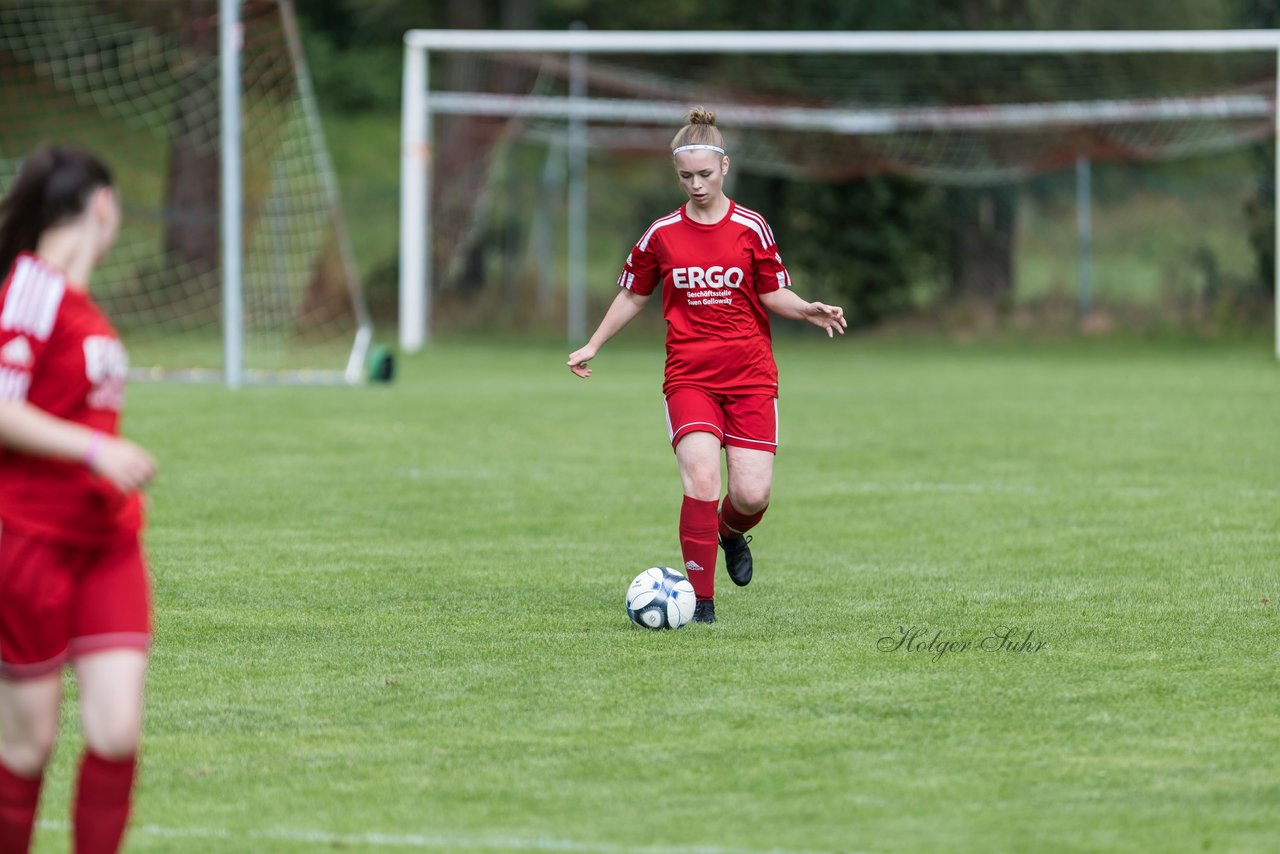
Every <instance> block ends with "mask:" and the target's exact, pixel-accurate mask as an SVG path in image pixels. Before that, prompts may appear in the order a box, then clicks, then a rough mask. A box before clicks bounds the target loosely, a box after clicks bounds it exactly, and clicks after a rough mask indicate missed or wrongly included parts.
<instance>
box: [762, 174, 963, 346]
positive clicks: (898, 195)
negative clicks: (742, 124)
mask: <svg viewBox="0 0 1280 854" xmlns="http://www.w3.org/2000/svg"><path fill="white" fill-rule="evenodd" d="M739 187H740V188H741V192H740V194H739V198H741V199H742V200H743V202H744V203H746V204H747V205H748V206H753V207H758V209H760V210H762V211H763V212H765V215H766V217H768V219H769V222H770V225H771V226H772V227H773V230H774V233H775V235H776V236H777V238H778V243H779V247H780V248H781V250H782V253H783V258H784V261H785V262H786V263H787V264H788V265H789V266H790V267H791V269H792V271H793V272H794V273H796V274H797V276H799V275H801V272H800V271H803V272H802V275H803V278H798V279H797V281H796V288H797V290H798V291H799V292H800V293H802V294H805V295H806V296H810V295H812V296H814V297H816V296H817V295H819V294H821V295H823V296H829V297H830V298H831V299H840V300H843V301H844V302H845V310H846V311H847V312H848V316H849V320H850V323H852V324H854V325H855V326H866V325H870V324H874V323H876V322H877V321H880V320H882V319H884V318H886V317H889V316H891V315H893V314H894V313H896V312H899V311H901V310H902V309H904V308H907V307H909V306H910V305H911V303H912V301H913V298H914V297H915V296H916V295H917V294H916V291H917V290H918V286H919V284H920V282H921V281H928V280H930V279H933V278H934V277H935V276H934V274H935V273H936V270H935V269H933V267H934V265H935V264H936V263H937V259H938V258H939V257H940V255H941V252H942V246H941V245H940V240H941V237H942V235H943V234H944V223H945V220H944V217H943V209H942V206H941V194H940V193H939V192H938V191H937V190H934V189H930V188H927V187H925V186H924V185H922V184H919V183H917V182H913V181H906V180H903V179H900V178H892V177H882V178H872V179H867V180H862V181H849V182H844V183H838V184H833V183H830V182H825V181H824V182H819V181H779V180H776V179H761V178H751V177H748V178H745V179H743V180H742V181H740V182H739ZM756 198H759V199H761V201H760V202H759V203H754V202H753V201H752V200H753V199H756Z"/></svg>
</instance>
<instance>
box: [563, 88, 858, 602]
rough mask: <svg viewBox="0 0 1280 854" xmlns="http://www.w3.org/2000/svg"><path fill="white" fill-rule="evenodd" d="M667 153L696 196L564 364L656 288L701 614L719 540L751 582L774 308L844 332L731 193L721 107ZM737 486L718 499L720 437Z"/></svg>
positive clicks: (763, 483) (600, 340)
mask: <svg viewBox="0 0 1280 854" xmlns="http://www.w3.org/2000/svg"><path fill="white" fill-rule="evenodd" d="M671 159H672V161H673V163H674V165H675V169H676V175H677V177H678V178H679V180H680V186H681V188H682V189H683V190H684V192H685V193H686V194H687V195H688V197H689V201H688V202H686V203H685V204H684V205H682V206H681V207H680V208H679V209H678V210H675V211H673V212H672V213H670V214H668V215H667V216H664V217H662V218H661V219H658V220H656V221H654V223H653V224H652V225H650V226H649V228H648V230H647V231H645V233H644V235H643V236H642V237H641V238H640V242H639V243H637V244H636V245H635V248H634V249H632V250H631V254H630V255H628V256H627V262H626V264H625V266H624V267H623V269H622V275H621V276H620V277H619V279H618V285H619V286H620V287H621V290H620V291H619V293H618V296H617V297H616V298H615V299H614V301H613V304H612V305H611V306H610V307H609V311H608V312H606V314H605V316H604V319H603V320H602V321H600V326H599V327H598V328H597V329H596V331H595V334H594V335H592V336H591V340H590V341H588V342H587V344H586V346H585V347H583V348H581V349H579V350H576V351H574V352H573V353H571V354H570V355H569V363H568V364H569V369H570V370H572V371H573V372H574V373H575V374H577V375H578V376H580V377H589V376H591V369H590V368H589V367H587V363H588V362H590V361H591V360H592V359H594V358H595V356H596V354H597V353H599V351H600V348H601V347H602V346H604V344H605V342H606V341H608V340H609V339H610V338H612V337H613V336H614V335H615V334H617V332H618V331H619V330H620V329H622V328H623V327H624V326H626V325H627V324H628V323H630V322H631V320H632V319H633V318H635V316H636V315H637V314H639V313H640V310H641V309H642V308H644V305H645V303H646V302H648V300H649V295H650V294H652V293H653V291H654V289H655V288H658V287H659V286H661V288H662V314H663V317H664V318H665V319H666V321H667V367H666V376H665V381H664V383H663V386H662V393H663V395H664V396H665V397H666V409H667V430H668V433H669V434H670V437H671V444H672V447H674V448H675V453H676V461H677V462H678V463H679V466H680V481H681V483H682V485H683V486H684V502H683V504H682V505H681V508H680V549H681V551H682V552H683V557H684V568H685V573H686V575H688V577H689V581H690V582H692V584H693V589H694V593H696V594H697V597H698V604H697V606H696V608H695V611H694V617H693V619H694V620H696V621H698V622H703V623H712V622H715V567H716V540H717V535H718V538H719V542H720V546H721V547H722V548H723V549H724V552H725V565H726V569H727V570H728V572H729V577H730V578H731V579H732V580H733V581H734V583H735V584H738V585H739V586H745V585H746V584H747V583H748V582H750V581H751V575H752V562H751V551H750V549H749V548H748V547H747V543H748V540H749V538H748V537H747V536H746V533H747V531H749V530H751V529H752V528H753V527H754V526H755V525H756V524H757V523H759V521H760V518H761V517H762V516H763V515H764V512H765V509H766V508H767V507H768V506H769V493H770V490H771V488H772V484H773V457H774V455H775V454H776V453H777V450H778V400H777V398H778V368H777V365H776V364H774V361H773V346H772V339H771V337H770V334H769V316H768V314H767V312H766V311H765V309H768V310H769V311H772V312H773V313H775V314H777V315H780V316H782V317H787V318H791V319H794V320H807V321H809V322H810V323H812V324H814V325H815V326H817V327H819V328H821V329H823V330H825V331H826V333H827V335H828V337H831V336H833V335H834V333H836V332H840V333H841V334H843V333H844V330H845V328H846V327H847V325H848V324H847V323H846V321H845V319H844V310H843V309H841V308H840V307H839V306H831V305H824V304H823V303H820V302H805V301H804V300H803V299H801V298H800V297H798V296H796V295H795V293H794V292H792V290H791V277H790V276H789V275H788V274H787V270H786V268H785V267H784V266H782V258H781V257H780V255H779V254H778V247H777V244H776V243H775V241H774V239H773V232H772V231H771V230H770V229H769V224H768V223H767V222H765V220H764V217H762V216H760V214H758V213H755V212H754V211H750V210H747V209H746V208H744V207H742V206H741V205H738V204H736V203H735V202H734V201H733V200H732V199H730V198H728V197H727V196H725V194H724V190H723V186H724V178H725V176H726V175H727V174H728V173H729V158H728V156H727V155H726V154H725V146H724V138H723V137H722V136H721V134H720V131H719V129H718V128H717V127H716V124H715V113H712V112H708V111H706V110H703V109H701V108H695V109H693V110H692V111H690V113H689V123H688V124H686V125H685V126H684V127H682V128H681V129H680V131H679V132H678V133H677V134H676V135H675V138H674V139H673V140H672V141H671ZM722 447H723V448H724V451H725V457H726V460H727V462H728V469H729V484H728V490H727V494H726V495H725V497H724V501H723V502H721V503H720V504H719V507H718V509H717V501H719V499H720V449H721V448H722Z"/></svg>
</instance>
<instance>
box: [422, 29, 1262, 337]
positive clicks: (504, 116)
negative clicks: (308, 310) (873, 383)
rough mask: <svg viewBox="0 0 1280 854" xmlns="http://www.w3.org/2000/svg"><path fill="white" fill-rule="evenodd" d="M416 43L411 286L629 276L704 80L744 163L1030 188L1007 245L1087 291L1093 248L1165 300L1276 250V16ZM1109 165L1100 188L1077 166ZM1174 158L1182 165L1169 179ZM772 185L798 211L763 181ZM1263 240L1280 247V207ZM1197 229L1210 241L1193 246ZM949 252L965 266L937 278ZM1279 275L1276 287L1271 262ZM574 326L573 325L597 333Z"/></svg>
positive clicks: (1004, 193)
mask: <svg viewBox="0 0 1280 854" xmlns="http://www.w3.org/2000/svg"><path fill="white" fill-rule="evenodd" d="M405 42H406V79H405V116H404V129H405V140H404V143H405V145H404V150H405V156H404V166H403V169H402V174H403V175H404V176H405V180H406V182H407V186H405V187H404V188H402V227H403V228H405V229H406V230H405V232H404V233H403V234H402V252H406V253H407V254H405V255H402V261H401V271H402V276H403V277H404V278H402V301H404V302H402V304H405V303H407V302H408V301H411V300H413V299H415V298H418V295H419V294H422V295H423V296H424V297H432V298H434V299H435V300H436V301H441V300H446V301H447V300H449V299H452V298H453V297H454V296H455V295H456V294H458V293H459V292H460V291H463V290H465V289H466V288H468V287H472V288H474V287H476V285H475V284H474V281H475V280H476V279H477V278H478V277H479V278H481V279H484V277H496V278H499V279H500V280H501V282H502V287H504V288H506V289H507V290H508V291H515V290H519V288H523V291H520V292H516V293H510V294H508V296H509V297H515V298H517V299H519V300H521V302H522V304H525V305H531V304H537V305H539V306H542V307H543V308H544V309H545V308H547V307H548V306H550V307H551V308H552V309H553V310H560V308H561V307H562V306H563V305H564V302H565V301H567V302H568V303H569V306H568V314H569V316H570V318H572V317H573V316H574V312H573V303H574V301H575V299H585V298H586V297H584V296H578V297H575V295H574V292H573V291H572V289H570V290H569V291H568V292H567V293H566V292H565V291H563V290H560V291H556V290H555V284H556V282H554V281H553V282H552V283H551V284H548V283H547V281H546V278H547V277H546V273H545V270H546V269H548V268H550V269H552V270H554V271H556V273H557V276H558V275H559V270H561V269H565V275H564V276H563V277H559V278H562V279H567V280H568V281H569V282H571V283H572V282H573V281H574V278H575V275H576V276H582V277H585V278H588V279H589V280H590V281H592V282H600V281H605V282H611V281H612V276H610V275H609V272H608V270H609V267H610V266H616V265H617V264H618V263H620V259H621V258H622V257H624V256H625V246H624V244H626V243H627V240H628V239H630V238H631V237H633V236H634V234H637V233H639V232H638V231H637V229H642V228H643V224H644V223H645V222H647V221H648V220H649V219H652V218H653V217H655V216H657V215H659V214H661V213H662V212H664V211H665V210H669V209H670V208H671V207H674V206H675V205H676V204H678V203H679V200H680V197H679V193H678V190H677V188H676V187H675V184H674V179H673V178H672V177H671V175H670V173H669V172H668V171H666V170H665V169H663V168H662V167H661V166H660V165H659V164H660V162H661V161H663V160H665V159H666V158H667V156H668V155H667V151H668V148H667V144H668V141H669V140H670V137H671V135H672V133H673V132H674V130H675V128H676V127H677V126H678V125H679V123H680V120H681V117H682V116H683V114H684V113H685V111H687V109H688V108H689V106H691V105H693V104H702V105H705V106H706V107H708V108H711V109H713V110H715V111H716V113H717V115H718V121H719V123H720V124H721V125H722V127H723V129H724V131H725V134H726V137H727V139H728V142H729V145H730V148H731V151H730V154H731V156H732V159H733V163H734V165H735V170H734V172H735V173H737V174H738V175H740V176H741V175H745V176H756V177H759V176H764V177H771V178H785V179H787V180H789V181H801V182H824V183H828V184H842V185H843V184H845V183H846V182H857V181H861V180H863V179H868V178H879V177H884V176H893V177H894V178H896V179H902V180H905V181H907V182H908V183H911V184H914V185H916V186H920V187H926V188H930V189H931V190H933V191H938V192H941V191H945V192H947V193H949V194H952V195H954V196H956V197H957V198H959V197H963V195H964V193H965V192H966V191H973V193H974V194H976V195H978V196H981V195H982V191H988V190H990V191H992V192H990V193H988V194H987V197H988V199H990V198H995V199H997V200H999V199H1005V200H1006V201H1007V200H1012V201H1010V202H1008V204H1009V205H1010V206H1011V207H1012V208H1013V210H1012V211H1011V212H1005V213H1003V214H1002V213H1001V212H1000V210H999V209H997V211H996V212H995V213H994V214H992V213H991V212H990V211H988V212H987V213H986V216H987V218H988V219H990V218H992V217H993V216H994V218H995V219H1000V217H1001V216H1006V217H1007V218H1010V224H1009V225H1008V230H1009V231H1010V235H1008V239H1009V240H1011V241H1013V244H1012V245H1010V246H1008V247H1005V250H1004V251H1005V254H1006V255H1008V256H1009V257H1010V259H1011V263H1014V264H1016V265H1017V267H1018V269H1017V270H1016V271H1015V274H1014V275H1015V277H1016V278H1017V279H1018V280H1019V287H1020V288H1025V289H1027V290H1035V289H1037V288H1038V289H1039V290H1040V291H1049V290H1053V289H1055V288H1057V289H1063V288H1067V289H1069V290H1070V291H1071V300H1072V301H1074V300H1075V291H1076V288H1077V286H1078V283H1077V280H1078V279H1079V278H1081V277H1084V278H1088V277H1089V275H1090V274H1091V273H1090V270H1091V269H1092V268H1091V267H1088V266H1086V264H1085V262H1084V261H1085V258H1086V256H1089V257H1095V256H1096V260H1097V262H1098V263H1097V265H1096V266H1097V268H1098V269H1097V272H1098V273H1099V275H1098V276H1097V277H1096V278H1098V282H1097V285H1098V291H1099V292H1098V294H1097V295H1096V296H1097V298H1098V299H1101V300H1103V301H1105V300H1107V299H1111V300H1112V301H1113V302H1122V301H1124V300H1125V299H1128V298H1138V297H1136V296H1134V294H1133V293H1132V292H1131V291H1132V288H1133V287H1134V285H1133V282H1134V281H1135V278H1134V277H1135V276H1136V281H1138V282H1140V283H1141V285H1140V287H1141V288H1145V289H1146V293H1145V295H1144V296H1142V297H1141V298H1142V299H1148V300H1151V301H1153V302H1155V301H1159V300H1161V299H1164V298H1165V297H1166V296H1167V295H1168V292H1171V291H1178V290H1179V288H1182V287H1183V286H1184V285H1185V287H1186V288H1191V289H1203V288H1205V287H1208V286H1206V285H1204V284H1203V283H1202V282H1197V281H1191V278H1187V277H1188V276H1189V275H1190V274H1188V273H1187V272H1186V270H1188V269H1190V268H1192V267H1195V265H1196V264H1197V263H1201V262H1203V266H1205V267H1213V266H1214V265H1217V266H1216V267H1214V271H1215V272H1214V274H1215V275H1217V276H1219V278H1221V277H1222V276H1234V277H1236V278H1238V279H1239V280H1241V281H1243V280H1245V279H1248V280H1249V281H1251V282H1252V281H1258V280H1260V278H1262V277H1261V276H1260V275H1259V269H1258V261H1257V257H1258V253H1259V251H1262V252H1263V253H1264V254H1266V255H1267V257H1268V258H1270V254H1269V250H1267V249H1266V247H1262V249H1260V248H1259V246H1258V245H1254V244H1251V243H1250V241H1249V234H1250V232H1251V231H1257V230H1258V229H1259V228H1263V229H1274V226H1273V225H1270V223H1271V222H1272V211H1273V205H1274V191H1273V190H1272V187H1271V185H1270V183H1269V182H1270V181H1272V180H1273V179H1272V178H1271V175H1273V174H1274V172H1273V170H1270V169H1269V168H1268V164H1267V161H1266V159H1265V157H1267V156H1269V155H1264V154H1263V144H1265V142H1266V141H1268V140H1270V139H1271V138H1272V137H1273V136H1274V133H1275V108H1274V105H1275V91H1276V57H1277V47H1280V38H1278V37H1277V34H1276V33H1274V32H1270V31H1235V32H1225V31H1224V32H1204V31H1201V32H1191V31H1187V32H1180V33H1179V32H1164V33H1123V32H1112V33H1089V32H1073V33H1051V32H1040V33H981V32H971V33H717V34H716V37H715V38H714V39H712V40H711V41H710V42H708V41H707V40H704V39H691V38H688V34H680V33H622V32H613V33H608V32H599V33H588V32H570V33H545V32H543V33H518V32H484V31H476V32H470V33H468V32H453V33H445V32H443V31H412V32H410V33H408V34H406V37H405ZM415 62H416V63H419V64H420V67H419V68H416V69H415V67H414V64H415ZM575 148H577V149H579V156H580V157H581V158H582V159H583V160H584V161H587V162H589V169H587V170H585V171H583V172H582V180H584V181H585V176H586V175H587V174H589V175H590V176H591V177H590V180H591V182H592V184H591V186H592V189H591V202H590V207H589V215H587V216H581V217H580V218H579V220H578V221H577V222H576V223H575V222H574V218H573V216H572V208H573V202H572V199H573V190H572V181H570V180H569V179H568V178H566V177H565V176H566V174H568V175H572V163H573V152H574V151H575ZM566 162H567V163H568V166H567V167H566V165H565V164H566ZM1168 164H1179V165H1178V167H1177V169H1175V170H1171V169H1170V167H1169V166H1168ZM1181 164H1190V166H1189V167H1188V168H1182V165H1181ZM1088 169H1092V173H1090V172H1089V171H1087V170H1088ZM1108 170H1110V171H1108ZM1090 174H1092V175H1093V176H1094V177H1095V183H1097V184H1098V193H1097V194H1096V195H1097V198H1096V199H1091V194H1090V186H1089V184H1088V183H1085V184H1083V185H1082V184H1081V183H1080V181H1079V178H1080V177H1081V175H1084V176H1086V177H1087V176H1088V175H1090ZM1170 176H1172V178H1171V177H1170ZM734 177H735V176H734V174H733V173H731V180H732V179H733V178H734ZM1170 180H1171V181H1172V182H1173V183H1176V184H1177V185H1178V186H1177V187H1176V188H1175V190H1176V192H1171V193H1169V194H1168V198H1165V197H1164V196H1161V193H1160V185H1161V184H1162V183H1168V182H1169V181H1170ZM566 184H568V187H566ZM1081 188H1083V192H1084V195H1083V197H1082V196H1080V195H1077V192H1078V190H1080V189H1081ZM729 189H730V192H731V194H732V191H733V187H732V186H731V187H730V188H729ZM1143 194H1145V196H1144V195H1143ZM566 195H567V196H568V198H569V199H570V202H569V204H568V208H569V212H568V213H566V212H565V202H564V198H565V197H566ZM1140 196H1141V197H1143V199H1144V201H1143V204H1142V205H1140V206H1139V207H1135V208H1133V209H1132V210H1130V209H1127V208H1126V209H1125V210H1123V211H1122V210H1120V209H1121V208H1122V207H1123V206H1124V205H1126V204H1129V203H1130V202H1134V203H1135V204H1136V202H1135V199H1138V197H1140ZM1175 197H1176V198H1175ZM602 198H607V199H608V200H609V204H603V203H601V202H599V201H598V200H600V199H602ZM753 201H755V206H756V207H758V208H760V209H762V210H764V211H765V213H766V215H770V216H771V218H772V217H773V216H774V215H777V214H778V212H777V211H776V210H775V209H774V208H773V207H771V206H770V200H769V199H760V200H753ZM1080 205H1096V206H1097V207H1098V208H1099V210H1098V211H1097V212H1098V213H1099V214H1101V215H1102V216H1100V217H1095V218H1094V219H1095V220H1096V222H1095V223H1094V226H1095V227H1094V228H1093V230H1092V234H1091V235H1090V234H1088V233H1083V232H1080V231H1078V230H1077V229H1078V223H1085V222H1089V220H1088V219H1087V217H1085V216H1082V213H1086V214H1087V213H1088V211H1087V210H1086V209H1082V208H1081V207H1080ZM1162 205H1166V206H1169V205H1172V206H1175V207H1177V211H1176V212H1175V215H1174V216H1170V215H1169V211H1168V210H1163V211H1160V212H1157V211H1159V209H1160V208H1161V206H1162ZM664 206H665V207H664ZM1108 206H1110V207H1108ZM1259 206H1261V207H1262V208H1265V210H1259ZM816 214H817V212H815V215H816ZM982 215H983V214H982V212H981V211H979V214H978V216H979V218H981V216H982ZM1162 216H1163V218H1162ZM1251 216H1252V217H1254V219H1255V220H1257V221H1250V220H1249V217H1251ZM646 217H647V218H646ZM1143 217H1148V218H1149V219H1150V225H1151V227H1153V228H1164V229H1165V231H1166V234H1167V235H1168V237H1169V239H1168V240H1165V241H1159V240H1146V238H1145V237H1144V236H1143V235H1142V234H1134V233H1124V234H1122V229H1127V231H1128V232H1141V231H1143V230H1144V226H1142V225H1141V224H1140V223H1145V222H1146V221H1147V220H1145V219H1143ZM791 219H793V220H795V221H796V222H797V223H799V225H797V226H796V227H797V228H802V227H803V222H801V220H802V219H803V217H802V216H800V215H793V216H791ZM1182 220H1186V221H1185V222H1182ZM1208 220H1212V226H1213V227H1212V228H1207V227H1206V222H1207V221H1208ZM1263 221H1265V223H1264V222H1263ZM588 222H589V223H590V225H589V228H590V229H591V233H592V237H591V240H590V249H589V251H584V250H579V255H580V257H579V258H577V259H574V258H573V257H572V255H573V251H572V248H571V250H570V259H569V261H568V262H567V268H566V265H565V264H564V263H562V260H561V259H562V258H563V256H564V253H563V252H561V251H559V249H558V246H559V245H560V241H561V239H562V238H561V236H560V235H563V234H565V233H566V232H567V233H568V238H569V243H570V245H571V247H572V244H573V240H574V232H575V231H577V230H579V229H586V228H588V225H587V223H588ZM851 227H854V226H851ZM1180 227H1184V231H1183V232H1177V231H1176V229H1178V228H1180ZM778 230H779V229H778V228H776V227H775V231H778ZM782 230H783V231H785V230H786V229H782ZM793 230H794V229H793ZM997 230H998V229H997ZM548 233H550V234H552V235H555V237H554V239H553V240H552V239H549V238H548V236H547V235H548ZM423 235H425V243H424V242H423V241H422V240H417V239H416V238H419V237H421V236H423ZM1255 236H1256V235H1255ZM953 239H955V238H954V236H953ZM578 242H579V245H581V244H582V243H584V242H585V241H583V240H582V239H581V238H579V241H578ZM1256 242H1257V241H1255V243H1256ZM1261 242H1262V243H1265V244H1269V246H1270V247H1274V232H1273V231H1271V232H1268V233H1267V234H1264V235H1262V240H1261ZM1200 244H1203V248H1204V252H1206V253H1209V254H1211V255H1212V259H1210V260H1209V261H1204V260H1203V258H1202V259H1201V262H1197V261H1195V259H1194V258H1191V257H1190V256H1189V255H1187V254H1185V253H1184V252H1183V251H1182V249H1183V247H1186V246H1199V245H1200ZM419 246H422V247H423V251H422V253H421V255H418V254H416V253H417V252H418V248H419ZM548 246H550V247H551V249H550V250H549V249H548ZM620 249H621V254H620V252H619V250H620ZM606 250H607V251H606ZM783 251H784V253H785V252H786V251H787V247H786V246H785V245H784V246H783ZM1202 255H1203V253H1202ZM1198 257H1199V256H1198ZM792 260H793V261H794V260H795V259H794V258H793V259H792ZM1024 262H1025V263H1024ZM575 265H577V266H581V267H582V268H583V269H582V271H580V272H577V273H575V270H574V267H575ZM521 271H524V273H523V275H522V274H521ZM614 275H616V271H615V273H614ZM948 275H951V277H952V278H956V276H957V274H956V273H955V271H944V272H943V273H941V274H939V277H940V278H946V277H947V276H948ZM1196 275H1199V274H1196ZM1205 275H1208V274H1207V273H1206V274H1205ZM1192 278H1194V277H1192ZM1265 278H1266V279H1267V281H1268V285H1266V286H1269V282H1270V278H1271V276H1270V271H1269V270H1268V271H1266V275H1265ZM512 282H516V283H519V285H518V286H517V285H513V284H512ZM424 283H429V284H424ZM1266 286H1263V285H1260V286H1259V287H1266ZM424 288H425V290H424ZM945 288H946V286H945V285H942V286H939V288H937V289H935V291H936V290H945ZM601 296H602V297H603V296H606V295H605V294H601ZM1265 296H1266V294H1265V292H1263V294H1262V297H1263V298H1265ZM1155 310H1158V309H1155ZM579 314H581V310H580V311H579ZM405 320H406V318H405V316H404V315H403V314H402V329H401V340H402V345H405V346H410V347H412V346H413V342H414V341H415V340H419V339H415V336H414V331H413V330H412V329H410V330H408V331H407V332H406V329H405V327H404V325H403V324H404V323H405ZM408 321H409V323H410V324H412V323H413V321H414V318H413V317H410V318H408ZM572 326H573V324H572V322H571V333H570V334H571V337H573V336H574V335H575V334H580V333H581V330H580V329H578V330H574V329H572Z"/></svg>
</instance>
